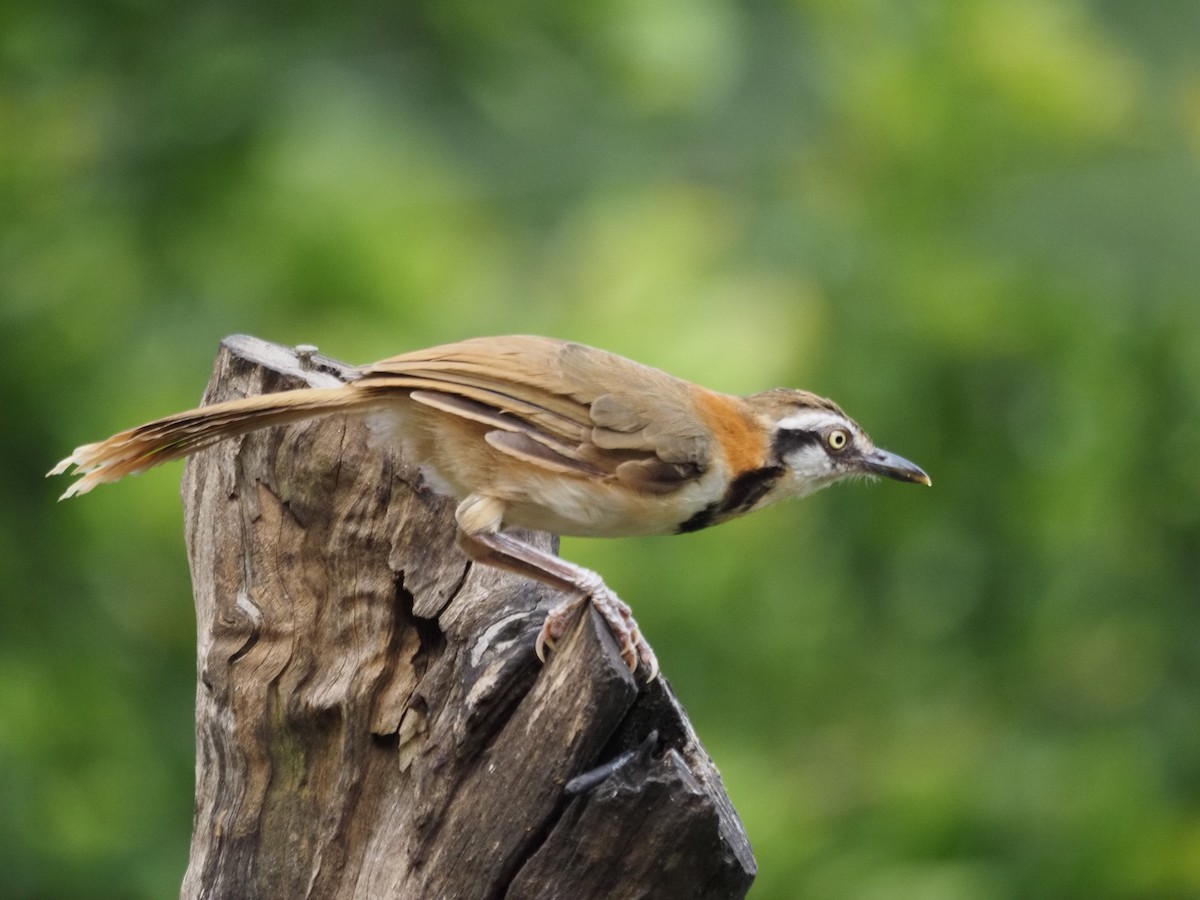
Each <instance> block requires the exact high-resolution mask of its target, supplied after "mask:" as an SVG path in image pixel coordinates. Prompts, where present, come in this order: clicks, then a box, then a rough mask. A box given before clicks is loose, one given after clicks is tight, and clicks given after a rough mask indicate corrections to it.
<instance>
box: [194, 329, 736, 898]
mask: <svg viewBox="0 0 1200 900" xmlns="http://www.w3.org/2000/svg"><path fill="white" fill-rule="evenodd" d="M346 370H347V367H346V366H344V365H343V364H341V363H338V362H336V361H334V360H330V359H327V358H324V357H321V356H317V355H315V354H311V353H308V352H306V351H304V352H297V351H293V350H290V349H288V348H284V347H281V346H278V345H275V344H268V343H265V342H263V341H259V340H256V339H254V338H248V337H244V336H237V337H232V338H229V339H227V340H226V341H224V342H223V344H222V348H221V352H220V355H219V356H218V359H217V362H216V367H215V371H214V374H213V378H212V381H211V382H210V384H209V387H208V391H207V393H206V395H205V402H214V401H218V400H224V399H230V398H233V397H240V396H246V395H250V394H255V393H262V392H268V391H277V390H286V389H290V388H294V387H301V386H305V385H313V386H317V385H326V386H327V385H332V384H336V383H338V382H339V380H340V379H341V378H342V377H343V376H344V374H345V372H346ZM183 495H184V506H185V513H186V527H187V545H188V556H189V561H190V564H191V571H192V579H193V584H194V590H195V600H196V618H197V632H198V636H197V644H198V646H197V652H198V662H197V668H198V684H197V691H196V745H197V759H196V807H195V822H194V830H193V835H192V847H191V855H190V860H189V865H188V870H187V874H186V876H185V878H184V882H183V889H182V896H183V897H184V898H230V900H234V898H236V900H248V898H263V900H295V898H318V900H324V898H363V900H366V898H370V900H381V898H422V900H424V898H438V900H447V898H464V900H480V898H501V897H504V898H572V900H587V898H599V897H612V898H623V900H628V898H638V897H645V898H688V897H695V898H733V897H742V896H744V895H745V893H746V892H747V891H748V890H749V886H750V883H751V881H752V880H753V878H754V873H755V863H754V858H753V855H752V854H751V851H750V846H749V843H748V841H747V838H746V835H745V832H744V830H743V828H742V825H741V822H740V820H739V819H738V816H737V813H736V812H735V811H734V809H733V807H732V805H731V804H730V802H729V799H728V797H727V796H726V795H725V792H724V789H723V787H722V784H721V779H720V776H719V774H718V772H717V770H716V768H715V767H714V765H713V763H712V761H711V760H710V759H709V757H708V755H707V753H706V752H705V751H704V748H703V747H702V746H701V745H700V742H699V741H698V740H697V738H696V735H695V733H694V732H693V730H692V728H691V725H690V724H689V722H688V720H687V717H686V715H685V714H684V712H683V710H682V709H681V708H680V706H679V704H678V703H677V702H676V700H675V697H674V695H673V694H672V693H671V690H670V687H669V685H668V684H667V682H666V679H665V678H664V677H660V678H659V679H658V680H657V681H655V682H653V683H651V684H649V685H647V684H644V683H642V682H641V681H637V680H635V679H634V678H633V676H631V675H630V673H629V672H628V671H627V670H626V668H625V665H624V664H623V663H622V661H621V659H620V656H619V655H618V652H617V648H616V645H615V642H614V640H613V638H612V636H611V635H610V634H609V632H608V630H607V628H606V627H605V626H604V624H603V623H602V622H601V621H600V620H599V618H598V617H597V616H596V615H595V614H593V613H591V611H590V609H589V610H588V613H587V614H586V615H584V616H581V619H580V624H579V626H578V627H577V628H576V629H575V630H574V631H573V632H572V634H571V635H570V636H569V638H568V639H567V640H565V641H564V642H563V645H562V646H560V647H559V649H558V650H557V652H554V653H552V655H551V657H550V659H549V662H548V663H547V664H546V665H545V666H543V665H542V664H541V663H540V662H539V661H538V660H537V658H536V656H535V655H534V650H533V647H534V638H535V636H536V634H537V632H538V630H539V628H540V627H541V624H542V620H543V618H544V616H545V612H546V611H547V610H548V609H549V608H551V607H552V606H553V605H555V603H557V602H560V601H561V599H562V597H561V595H559V594H557V593H556V592H554V591H553V590H551V589H549V588H547V587H545V586H543V585H540V584H538V583H535V582H532V581H528V580H525V579H522V578H520V577H517V576H514V575H511V574H508V573H504V572H499V571H496V570H493V569H489V568H486V567H482V566H479V565H476V564H473V563H471V562H470V561H469V560H468V559H467V558H466V557H465V556H464V555H463V554H462V553H461V551H459V550H458V548H457V547H456V546H455V542H454V534H455V525H454V517H453V508H454V505H453V501H451V500H447V499H445V498H442V497H439V496H437V495H435V494H433V493H432V492H430V491H429V490H428V489H426V488H424V487H423V486H422V484H421V481H420V477H419V475H418V473H417V472H416V470H415V469H414V468H413V467H412V466H410V465H409V464H408V463H407V462H406V461H405V460H403V459H402V458H400V457H399V456H398V454H397V453H396V452H395V451H393V450H391V449H389V448H387V447H382V446H379V445H378V444H377V443H376V442H375V441H374V440H373V436H372V434H371V430H370V427H369V424H368V423H367V421H366V420H363V419H354V418H347V417H342V416H337V417H333V418H328V419H324V420H319V421H314V422H310V423H303V424H300V425H295V426H289V427H283V428H271V429H267V430H264V431H261V432H258V433H255V434H251V435H248V436H246V437H243V438H238V439H234V440H230V441H226V442H224V443H222V444H219V445H217V446H215V447H213V448H211V449H209V450H206V451H204V452H202V453H200V454H198V455H196V456H195V457H193V458H192V459H191V460H189V462H188V464H187V467H186V469H185V473H184V486H183ZM528 538H529V539H530V540H531V541H534V542H535V543H537V544H538V545H539V546H541V547H545V548H551V549H556V547H555V544H556V541H555V540H554V539H553V538H552V537H550V536H548V535H542V534H534V535H528ZM654 732H657V736H655V735H654V734H653V733H654ZM639 747H640V749H638V750H635V751H634V752H632V753H631V752H628V751H630V750H633V748H639ZM610 763H611V764H610ZM589 772H590V774H588V773H589ZM581 775H582V776H583V777H582V778H578V776H581ZM572 779H576V780H575V781H574V782H572V784H571V790H570V791H568V790H567V785H568V782H569V781H571V780H572Z"/></svg>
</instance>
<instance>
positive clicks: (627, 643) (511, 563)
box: [458, 530, 658, 681]
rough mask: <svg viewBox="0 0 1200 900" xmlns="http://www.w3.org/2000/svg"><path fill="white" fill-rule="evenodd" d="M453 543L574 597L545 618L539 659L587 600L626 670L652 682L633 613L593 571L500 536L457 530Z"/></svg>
mask: <svg viewBox="0 0 1200 900" xmlns="http://www.w3.org/2000/svg"><path fill="white" fill-rule="evenodd" d="M458 544H459V546H460V547H462V549H463V550H464V551H465V552H466V554H467V555H468V556H470V557H471V558H472V559H474V560H476V561H478V562H481V563H484V564H485V565H489V566H494V567H496V568H498V569H507V570H508V571H510V572H516V573H517V574H518V575H524V576H526V577H527V578H533V579H535V580H537V581H540V582H542V583H543V584H548V585H550V586H551V587H556V588H559V589H560V590H565V591H570V592H572V593H573V594H575V595H576V596H574V597H572V598H570V599H569V600H567V601H566V602H565V603H563V604H561V605H560V606H558V607H556V608H555V609H553V610H551V611H550V613H549V615H547V616H546V623H545V624H544V625H543V626H542V631H541V633H540V634H539V635H538V639H537V655H538V658H539V659H541V660H545V658H546V657H545V647H547V646H549V647H550V648H551V649H553V648H554V644H555V642H556V641H558V640H559V639H560V638H562V637H563V635H565V634H566V633H567V630H568V629H569V628H570V626H571V624H572V622H574V620H575V618H576V617H577V616H578V614H579V609H580V607H582V606H583V604H584V602H585V601H587V600H588V599H590V600H591V602H592V606H594V607H595V608H596V611H597V612H598V613H600V615H601V617H603V619H604V621H605V622H606V623H607V624H608V627H609V628H610V629H612V632H613V635H614V637H616V639H617V643H618V644H620V647H621V658H622V659H623V660H625V664H626V665H628V666H629V671H631V672H632V671H634V670H636V669H637V666H638V661H639V660H641V662H643V663H644V664H645V665H646V668H647V669H648V670H649V671H650V677H649V679H648V680H650V681H653V680H654V679H655V678H657V677H658V659H657V658H656V657H655V655H654V651H653V650H651V649H650V645H649V644H647V643H646V639H645V638H643V637H642V633H641V631H640V630H639V629H638V626H637V622H635V621H634V620H633V611H632V610H631V609H630V608H629V606H628V604H626V603H625V602H624V601H622V600H621V598H620V597H618V596H617V595H616V594H615V593H613V591H612V589H611V588H610V587H609V586H608V585H606V584H605V583H604V580H603V579H602V578H601V577H600V576H599V575H597V574H596V573H595V572H593V571H591V570H590V569H585V568H583V566H577V565H575V564H574V563H571V562H568V561H567V560H565V559H562V558H561V557H558V556H555V555H554V554H552V553H546V552H545V551H544V550H539V549H538V548H536V547H532V546H530V545H529V544H526V543H525V542H524V541H521V540H518V539H517V538H515V537H513V536H512V535H508V534H504V533H503V532H476V533H468V532H466V531H463V530H460V531H459V533H458Z"/></svg>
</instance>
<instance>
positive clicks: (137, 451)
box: [47, 387, 381, 500]
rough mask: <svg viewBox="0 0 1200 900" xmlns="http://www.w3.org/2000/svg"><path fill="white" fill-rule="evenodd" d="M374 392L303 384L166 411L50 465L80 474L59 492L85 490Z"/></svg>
mask: <svg viewBox="0 0 1200 900" xmlns="http://www.w3.org/2000/svg"><path fill="white" fill-rule="evenodd" d="M380 403H381V401H380V397H379V395H378V394H377V393H373V392H369V391H361V390H357V389H355V388H353V387H335V388H305V389H302V390H296V391H282V392H280V393H277V394H263V395H261V396H257V397H246V398H244V399H242V400H230V401H227V402H225V403H214V404H213V405H211V406H202V407H200V408H198V409H192V410H188V411H187V412H181V413H176V414H175V415H173V416H166V417H165V418H162V419H157V420H156V421H154V422H147V423H146V424H145V425H139V426H138V427H136V428H130V429H128V430H127V431H121V432H118V433H117V434H114V435H113V436H112V437H110V438H108V439H106V440H103V441H99V442H97V443H94V444H84V445H82V446H80V447H76V448H75V452H74V453H72V454H71V455H70V456H68V457H67V458H66V459H64V460H63V461H62V462H60V463H59V464H58V465H56V466H55V467H54V468H53V469H51V470H50V471H49V472H48V473H47V475H48V476H49V475H61V474H63V473H64V472H66V471H67V469H69V468H71V467H72V466H74V467H75V468H74V470H73V471H72V473H71V474H72V475H80V476H82V477H81V478H80V479H79V480H78V481H76V482H74V483H73V484H72V485H71V486H70V487H68V488H67V490H66V492H65V493H63V495H62V496H61V497H60V498H59V499H60V500H65V499H67V498H68V497H74V496H75V495H76V494H86V493H87V492H88V491H90V490H91V489H92V488H94V487H95V486H96V485H98V484H108V483H111V482H114V481H119V480H120V479H122V478H124V477H125V476H126V475H137V474H139V473H141V472H144V471H146V470H147V469H150V468H153V467H154V466H157V465H159V464H160V463H165V462H169V461H171V460H173V459H181V458H183V457H185V456H190V455H191V454H192V453H195V452H196V451H198V450H203V449H204V448H205V447H210V446H212V445H213V444H216V443H218V442H220V441H223V440H225V439H226V438H231V437H237V436H238V435H242V434H247V433H249V432H251V431H257V430H259V429H260V428H267V427H269V426H271V425H286V424H287V423H289V422H299V421H302V420H304V419H312V418H316V417H319V416H325V415H330V414H332V413H338V412H351V411H354V410H356V409H357V410H365V409H367V408H371V407H378V406H379V405H380Z"/></svg>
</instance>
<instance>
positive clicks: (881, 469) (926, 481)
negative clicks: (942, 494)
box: [864, 450, 933, 487]
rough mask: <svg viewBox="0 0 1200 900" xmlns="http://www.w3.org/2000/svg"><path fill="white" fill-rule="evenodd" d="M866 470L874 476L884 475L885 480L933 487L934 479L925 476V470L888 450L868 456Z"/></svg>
mask: <svg viewBox="0 0 1200 900" xmlns="http://www.w3.org/2000/svg"><path fill="white" fill-rule="evenodd" d="M864 468H865V469H866V470H867V471H868V472H870V473H871V474H873V475H882V476H883V477H884V478H891V479H894V480H895V481H907V482H909V483H911V484H923V485H925V486H926V487H933V479H932V478H930V477H929V476H928V475H927V474H925V470H924V469H922V468H921V467H920V466H918V465H917V464H916V463H912V462H909V461H908V460H907V459H905V458H904V457H902V456H897V455H896V454H895V453H890V452H888V451H887V450H876V451H875V452H874V453H872V454H870V455H869V456H867V457H866V458H865V460H864Z"/></svg>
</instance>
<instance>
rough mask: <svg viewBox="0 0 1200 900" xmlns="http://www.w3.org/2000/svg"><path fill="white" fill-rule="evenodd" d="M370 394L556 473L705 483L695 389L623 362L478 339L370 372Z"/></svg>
mask: <svg viewBox="0 0 1200 900" xmlns="http://www.w3.org/2000/svg"><path fill="white" fill-rule="evenodd" d="M355 385H356V387H358V388H360V389H364V390H376V389H378V390H391V389H395V388H401V389H407V390H409V391H410V392H411V393H410V396H411V397H412V399H413V400H415V401H416V402H418V403H422V404H424V405H426V406H429V407H432V408H435V409H438V410H440V411H442V412H445V413H448V414H450V415H455V416H459V417H461V418H465V419H469V420H472V421H476V422H480V423H482V424H484V425H487V426H491V428H492V430H491V431H489V432H488V433H487V436H486V440H487V442H488V443H489V444H490V445H491V446H493V447H494V448H496V449H497V450H499V451H501V452H503V453H507V454H509V455H510V456H514V457H517V458H520V459H522V460H524V461H526V462H529V463H532V464H534V465H538V466H541V467H543V468H546V469H548V470H552V471H559V472H568V473H573V474H586V475H591V476H595V475H603V476H612V477H616V478H618V479H619V480H621V481H622V482H626V483H628V484H629V486H631V487H634V488H636V489H638V490H643V491H647V492H655V493H661V492H666V491H671V490H674V489H675V488H677V487H680V486H681V485H683V484H685V483H687V482H689V481H691V480H693V479H696V478H699V477H700V476H701V475H702V474H703V473H704V472H705V471H706V470H707V469H708V467H709V466H710V464H711V462H712V454H713V452H714V447H713V436H712V429H711V428H710V427H708V426H707V425H706V424H705V422H704V421H702V419H701V418H700V416H699V415H698V413H697V409H696V405H695V402H694V398H693V396H692V392H693V391H696V390H702V389H697V388H693V387H692V386H690V385H688V384H687V383H686V382H684V381H681V380H679V379H677V378H674V377H672V376H670V375H668V374H666V373H665V372H662V371H659V370H658V369H653V368H650V367H649V366H644V365H641V364H640V363H636V362H633V361H632V360H628V359H625V358H624V357H621V356H617V355H616V354H613V353H608V352H606V351H603V350H597V349H595V348H593V347H586V346H584V345H582V344H573V343H566V342H563V341H558V340H554V339H551V338H541V337H525V336H517V337H497V338H476V339H472V340H467V341H462V342H460V343H457V344H448V345H445V346H441V347H433V348H430V349H428V350H419V351H416V352H413V353H406V354H404V355H402V356H396V357H393V358H391V359H387V360H384V361H382V362H379V363H375V364H374V365H372V366H368V367H366V368H365V369H363V370H362V371H361V373H360V376H359V378H358V380H357V381H356V383H355Z"/></svg>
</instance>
